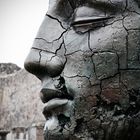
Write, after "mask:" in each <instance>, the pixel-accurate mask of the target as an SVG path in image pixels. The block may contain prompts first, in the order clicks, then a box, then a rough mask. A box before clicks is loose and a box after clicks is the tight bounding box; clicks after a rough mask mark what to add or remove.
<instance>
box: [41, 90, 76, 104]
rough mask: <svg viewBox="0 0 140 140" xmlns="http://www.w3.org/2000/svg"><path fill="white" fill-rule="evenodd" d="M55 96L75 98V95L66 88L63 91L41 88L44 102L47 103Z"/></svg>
mask: <svg viewBox="0 0 140 140" xmlns="http://www.w3.org/2000/svg"><path fill="white" fill-rule="evenodd" d="M54 98H60V99H68V100H73V95H71V94H70V93H68V92H67V90H66V89H65V90H63V91H62V90H57V89H49V88H43V89H42V90H41V100H42V102H43V103H47V102H48V101H50V100H52V99H54Z"/></svg>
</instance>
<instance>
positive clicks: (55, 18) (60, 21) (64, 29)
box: [46, 14, 67, 30]
mask: <svg viewBox="0 0 140 140" xmlns="http://www.w3.org/2000/svg"><path fill="white" fill-rule="evenodd" d="M46 16H48V17H49V18H51V19H54V20H56V21H58V22H59V24H60V26H61V27H62V28H63V29H64V30H67V29H66V28H65V27H63V25H62V22H61V21H60V20H59V19H57V18H55V17H53V16H51V15H49V14H46Z"/></svg>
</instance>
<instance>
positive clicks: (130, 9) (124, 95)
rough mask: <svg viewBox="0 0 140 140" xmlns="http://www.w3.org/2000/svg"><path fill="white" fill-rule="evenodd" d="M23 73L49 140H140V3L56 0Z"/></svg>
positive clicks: (53, 1) (104, 0) (119, 0)
mask: <svg viewBox="0 0 140 140" xmlns="http://www.w3.org/2000/svg"><path fill="white" fill-rule="evenodd" d="M25 68H26V70H27V71H29V72H30V73H32V74H34V75H35V76H36V77H38V78H39V79H40V80H41V82H42V89H41V91H40V97H41V100H42V101H43V103H45V105H44V106H45V108H44V110H43V114H44V116H45V118H46V124H45V125H44V134H45V135H44V139H45V140H58V138H59V139H61V140H124V139H127V140H138V139H139V137H140V1H139V0H58V1H56V0H50V2H49V9H48V11H47V14H46V16H45V19H44V21H43V23H42V24H41V26H40V29H39V31H38V33H37V36H36V38H35V40H34V43H33V46H32V48H31V51H30V53H29V55H28V56H27V59H26V60H25Z"/></svg>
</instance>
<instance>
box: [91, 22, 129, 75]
mask: <svg viewBox="0 0 140 140" xmlns="http://www.w3.org/2000/svg"><path fill="white" fill-rule="evenodd" d="M127 35H128V34H127V32H126V30H125V29H124V27H123V25H122V21H119V22H114V23H113V24H112V25H108V26H106V27H104V28H101V29H99V30H96V31H91V32H90V48H91V50H92V52H93V53H94V54H95V61H96V60H97V59H98V57H99V56H98V55H100V54H101V55H104V58H107V57H108V58H107V59H108V60H109V61H110V62H109V61H108V64H107V65H106V67H105V69H106V68H107V69H110V68H115V67H116V68H115V69H117V68H118V67H119V69H126V67H127ZM108 54H109V55H108ZM96 56H98V57H97V59H96ZM110 58H111V59H110ZM107 59H106V60H107ZM117 59H118V60H117ZM98 60H99V61H100V59H98ZM104 60H105V59H104ZM101 61H102V60H101ZM117 61H118V62H117ZM109 63H110V64H111V65H110V64H109ZM113 63H118V64H119V66H117V65H113ZM103 67H104V66H103ZM113 73H115V72H113ZM113 73H112V74H113Z"/></svg>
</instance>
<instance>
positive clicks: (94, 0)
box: [87, 0, 125, 8]
mask: <svg viewBox="0 0 140 140" xmlns="http://www.w3.org/2000/svg"><path fill="white" fill-rule="evenodd" d="M87 1H88V4H92V5H94V6H108V7H110V8H111V7H112V8H113V7H118V8H123V7H125V6H124V1H123V0H121V1H119V2H116V1H114V2H112V1H111V0H87Z"/></svg>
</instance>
